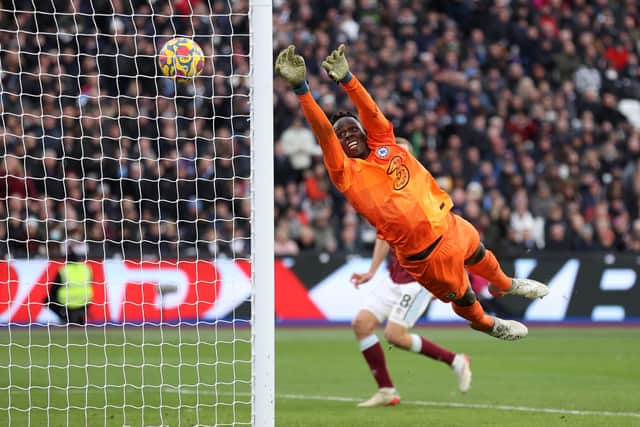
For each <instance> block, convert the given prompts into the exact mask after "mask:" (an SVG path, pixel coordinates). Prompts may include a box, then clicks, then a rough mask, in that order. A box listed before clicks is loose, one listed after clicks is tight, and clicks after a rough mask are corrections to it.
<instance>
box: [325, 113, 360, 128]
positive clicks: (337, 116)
mask: <svg viewBox="0 0 640 427" xmlns="http://www.w3.org/2000/svg"><path fill="white" fill-rule="evenodd" d="M345 117H351V118H352V119H356V120H357V121H358V123H360V119H359V118H358V116H357V115H355V114H353V113H351V112H349V111H338V112H337V113H334V114H333V115H332V116H331V124H332V125H335V124H336V122H337V121H338V120H340V119H343V118H345Z"/></svg>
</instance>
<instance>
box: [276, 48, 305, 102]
mask: <svg viewBox="0 0 640 427" xmlns="http://www.w3.org/2000/svg"><path fill="white" fill-rule="evenodd" d="M276 74H278V75H279V76H280V77H282V78H283V79H285V80H286V81H287V82H289V84H290V85H291V86H292V87H293V89H294V90H295V91H296V93H297V92H298V91H299V90H300V89H303V88H306V87H307V84H306V77H307V67H306V66H305V64H304V59H303V58H302V56H300V55H298V54H296V48H295V46H293V45H289V47H287V48H286V49H285V50H283V51H282V52H280V54H279V55H278V58H277V59H276Z"/></svg>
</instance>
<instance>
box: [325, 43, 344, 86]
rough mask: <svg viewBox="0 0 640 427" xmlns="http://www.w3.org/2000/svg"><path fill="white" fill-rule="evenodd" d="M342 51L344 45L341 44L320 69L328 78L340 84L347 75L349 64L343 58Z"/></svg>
mask: <svg viewBox="0 0 640 427" xmlns="http://www.w3.org/2000/svg"><path fill="white" fill-rule="evenodd" d="M344 49H345V47H344V45H343V44H341V45H340V46H339V47H338V48H337V49H336V50H334V51H333V52H331V54H330V55H329V56H327V59H325V60H324V62H323V63H322V68H324V69H325V70H326V71H327V73H328V74H329V77H331V78H332V79H333V80H335V81H337V82H341V81H342V80H344V78H345V77H347V75H348V74H349V63H348V62H347V58H346V57H345V56H344Z"/></svg>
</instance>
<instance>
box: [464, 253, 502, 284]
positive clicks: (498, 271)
mask: <svg viewBox="0 0 640 427" xmlns="http://www.w3.org/2000/svg"><path fill="white" fill-rule="evenodd" d="M466 267H467V270H469V271H470V272H472V273H474V274H477V275H478V276H481V277H484V278H485V279H487V280H488V281H490V282H491V284H492V285H493V286H495V287H496V288H498V289H500V290H501V291H506V290H508V289H509V288H510V287H511V279H510V278H509V276H507V275H506V274H504V271H502V268H500V263H498V260H497V259H496V256H495V255H494V254H493V252H491V251H490V250H489V249H487V250H486V251H485V254H484V257H483V258H482V260H480V262H478V263H476V264H472V265H467V266H466Z"/></svg>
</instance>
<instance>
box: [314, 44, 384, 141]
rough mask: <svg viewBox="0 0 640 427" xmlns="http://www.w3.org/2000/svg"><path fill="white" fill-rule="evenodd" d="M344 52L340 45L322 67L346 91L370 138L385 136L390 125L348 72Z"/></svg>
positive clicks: (367, 93)
mask: <svg viewBox="0 0 640 427" xmlns="http://www.w3.org/2000/svg"><path fill="white" fill-rule="evenodd" d="M344 51H345V47H344V45H343V44H341V45H340V47H338V49H336V50H334V51H333V52H332V53H331V54H330V55H329V56H328V57H327V59H326V60H325V61H324V62H323V63H322V67H323V68H324V69H325V70H327V72H328V73H329V77H331V78H332V79H334V80H335V81H338V82H340V83H341V84H342V87H343V88H344V89H345V90H346V91H347V95H349V98H351V100H352V101H353V103H354V104H355V106H356V108H357V109H358V116H359V117H360V120H361V121H362V124H363V126H364V128H365V130H366V131H367V133H368V134H369V135H370V136H377V135H380V134H387V133H388V132H390V131H391V129H392V128H391V123H390V122H389V120H387V118H386V117H385V116H384V114H382V112H381V111H380V109H379V108H378V105H377V104H376V103H375V101H374V100H373V98H372V97H371V95H370V94H369V92H367V90H366V89H365V88H364V86H362V84H361V83H360V81H359V80H358V79H357V78H356V77H355V76H354V75H353V74H351V72H350V71H349V63H348V62H347V58H346V57H345V56H344ZM386 143H387V144H388V143H389V142H386Z"/></svg>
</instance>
